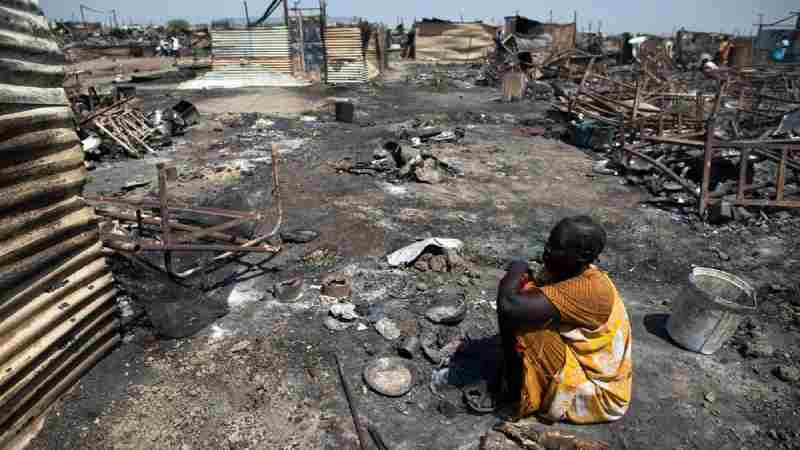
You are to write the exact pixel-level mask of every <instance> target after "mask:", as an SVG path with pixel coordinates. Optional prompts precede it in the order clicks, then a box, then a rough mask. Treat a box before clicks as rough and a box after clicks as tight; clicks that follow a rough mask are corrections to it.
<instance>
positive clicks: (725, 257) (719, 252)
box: [714, 248, 731, 261]
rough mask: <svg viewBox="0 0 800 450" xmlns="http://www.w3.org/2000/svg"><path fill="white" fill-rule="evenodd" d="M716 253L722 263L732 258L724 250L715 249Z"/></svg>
mask: <svg viewBox="0 0 800 450" xmlns="http://www.w3.org/2000/svg"><path fill="white" fill-rule="evenodd" d="M714 252H715V253H716V254H717V256H718V257H719V259H720V260H722V261H730V259H731V257H730V255H728V254H727V253H725V252H723V251H722V250H720V249H718V248H715V249H714Z"/></svg>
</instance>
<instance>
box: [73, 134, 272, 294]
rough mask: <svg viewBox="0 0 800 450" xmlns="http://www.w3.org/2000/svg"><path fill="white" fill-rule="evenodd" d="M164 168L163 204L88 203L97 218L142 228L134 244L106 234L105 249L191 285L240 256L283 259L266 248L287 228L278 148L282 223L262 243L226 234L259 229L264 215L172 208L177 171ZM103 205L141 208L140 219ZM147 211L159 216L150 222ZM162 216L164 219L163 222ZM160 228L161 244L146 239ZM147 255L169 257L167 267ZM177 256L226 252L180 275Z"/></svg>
mask: <svg viewBox="0 0 800 450" xmlns="http://www.w3.org/2000/svg"><path fill="white" fill-rule="evenodd" d="M157 168H158V197H159V201H158V202H154V201H147V200H143V201H128V200H120V199H113V198H107V197H87V198H86V200H87V201H88V202H89V203H90V204H92V205H94V206H95V207H97V208H96V209H97V214H98V215H100V216H103V217H106V218H109V219H114V220H118V221H123V222H133V223H136V224H137V230H138V233H137V234H138V236H137V237H136V238H130V237H127V236H120V235H118V234H114V233H106V232H103V231H102V230H101V237H102V239H103V244H104V245H105V246H106V247H108V248H110V249H112V250H114V251H117V252H120V253H121V254H123V255H125V256H129V257H134V258H136V259H137V260H139V261H140V262H143V263H145V264H146V265H148V266H150V267H155V268H157V269H159V270H161V271H163V272H166V273H167V274H168V275H169V276H170V277H172V278H174V279H186V278H189V277H190V276H192V275H194V274H196V273H198V272H200V271H202V270H204V269H205V268H207V267H208V266H210V265H211V264H214V263H217V262H220V261H224V260H227V259H229V258H231V257H233V256H236V255H237V254H239V253H245V252H255V253H272V254H277V253H279V252H280V251H281V247H280V246H273V245H270V244H266V243H265V242H266V241H267V240H269V239H270V238H272V237H274V236H276V235H277V234H278V232H279V230H280V227H281V224H282V222H283V203H282V200H281V195H280V184H279V178H278V146H277V145H276V144H273V146H272V181H273V192H272V196H273V198H274V199H275V203H276V208H277V216H278V217H277V220H276V223H275V225H274V226H273V228H272V230H270V232H269V233H267V234H263V235H260V236H258V237H256V238H253V239H250V240H246V239H243V238H241V237H237V236H234V235H232V234H228V233H226V230H229V229H230V228H233V227H236V226H239V225H241V224H243V223H246V222H251V221H255V222H256V223H257V227H260V226H261V225H262V223H261V222H262V221H263V219H264V217H265V215H264V214H262V213H261V212H255V213H254V212H242V211H231V210H225V209H219V208H196V207H183V206H170V205H169V201H168V197H169V196H168V182H169V181H173V180H174V179H175V178H177V170H175V168H174V167H170V168H168V167H166V166H165V165H164V164H163V163H162V164H158V165H157ZM100 205H112V206H117V207H123V208H135V209H136V212H135V215H131V214H126V213H121V212H118V211H111V210H107V209H103V208H100V207H99V206H100ZM143 210H150V211H153V214H152V215H150V216H145V215H144V214H143V212H142V211H143ZM173 212H182V213H193V214H203V215H208V216H213V217H224V218H227V219H231V220H229V221H227V222H225V223H222V224H220V225H215V226H211V227H206V228H203V227H198V226H191V225H186V224H182V223H178V222H176V221H175V220H174V219H173V218H172V213H173ZM159 215H160V217H159ZM145 225H150V226H157V227H158V228H159V230H160V233H161V239H160V240H152V239H143V238H142V232H143V231H144V230H145V228H144V226H145ZM175 231H182V232H188V234H177V233H175ZM201 240H202V241H216V243H214V244H208V243H203V244H198V243H195V242H197V241H201ZM141 252H163V254H164V266H163V268H162V267H159V266H157V265H154V264H152V263H150V262H149V261H147V260H143V259H141V258H140V257H139V254H140V253H141ZM173 252H223V253H222V254H219V255H217V256H214V257H213V258H211V259H210V260H205V261H203V262H198V263H196V264H194V265H193V266H192V267H189V268H187V269H184V270H182V271H176V270H175V267H174V263H173V258H172V257H173Z"/></svg>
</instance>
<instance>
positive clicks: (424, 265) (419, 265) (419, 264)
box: [414, 259, 430, 272]
mask: <svg viewBox="0 0 800 450" xmlns="http://www.w3.org/2000/svg"><path fill="white" fill-rule="evenodd" d="M414 268H415V269H417V270H419V271H420V272H427V271H428V270H429V269H430V266H429V265H428V261H425V260H423V259H418V260H417V261H416V262H415V263H414Z"/></svg>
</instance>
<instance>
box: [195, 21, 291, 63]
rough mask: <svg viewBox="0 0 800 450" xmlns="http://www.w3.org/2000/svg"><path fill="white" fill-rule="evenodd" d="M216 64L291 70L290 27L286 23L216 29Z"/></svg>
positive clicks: (212, 51) (213, 37) (214, 44)
mask: <svg viewBox="0 0 800 450" xmlns="http://www.w3.org/2000/svg"><path fill="white" fill-rule="evenodd" d="M211 46H212V48H211V54H212V56H213V58H214V59H213V63H212V64H213V67H214V68H215V69H216V68H220V67H228V66H239V65H242V64H249V65H257V66H263V67H264V69H265V70H268V71H273V72H280V73H291V72H292V58H291V50H290V46H289V29H288V28H286V27H269V28H250V29H246V30H214V31H212V32H211Z"/></svg>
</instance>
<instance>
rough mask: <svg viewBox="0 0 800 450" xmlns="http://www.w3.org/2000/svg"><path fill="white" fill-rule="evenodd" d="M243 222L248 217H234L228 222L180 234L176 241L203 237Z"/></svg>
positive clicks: (183, 241)
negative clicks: (183, 234)
mask: <svg viewBox="0 0 800 450" xmlns="http://www.w3.org/2000/svg"><path fill="white" fill-rule="evenodd" d="M245 222H248V219H234V220H231V221H229V222H225V223H222V224H219V225H215V226H213V227H209V228H205V229H202V230H198V231H194V232H192V233H190V234H188V235H185V236H181V237H180V239H178V242H179V243H185V242H189V241H191V240H194V239H200V238H204V237H206V236H209V235H211V234H213V233H216V232H219V231H225V230H227V229H229V228H233V227H237V226H239V225H241V224H243V223H245Z"/></svg>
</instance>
